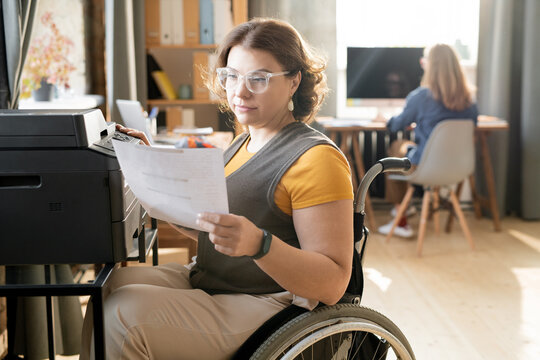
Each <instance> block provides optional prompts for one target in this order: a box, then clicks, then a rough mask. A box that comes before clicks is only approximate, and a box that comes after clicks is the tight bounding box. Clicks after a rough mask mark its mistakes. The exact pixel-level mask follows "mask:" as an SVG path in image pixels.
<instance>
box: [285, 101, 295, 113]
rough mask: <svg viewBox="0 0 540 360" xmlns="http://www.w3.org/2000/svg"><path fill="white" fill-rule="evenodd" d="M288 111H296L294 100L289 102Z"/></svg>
mask: <svg viewBox="0 0 540 360" xmlns="http://www.w3.org/2000/svg"><path fill="white" fill-rule="evenodd" d="M287 109H289V111H290V112H293V111H294V103H293V101H292V98H291V99H290V100H289V103H288V104H287Z"/></svg>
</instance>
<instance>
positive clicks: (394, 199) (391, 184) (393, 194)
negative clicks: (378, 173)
mask: <svg viewBox="0 0 540 360" xmlns="http://www.w3.org/2000/svg"><path fill="white" fill-rule="evenodd" d="M409 146H416V144H415V143H414V142H412V141H410V140H396V141H393V142H392V143H391V144H390V147H389V148H388V151H387V154H388V156H392V157H400V158H401V157H404V156H405V155H406V154H407V149H408V148H409ZM415 168H416V167H415V166H414V165H413V166H412V167H411V169H410V170H409V171H407V172H406V173H405V174H410V173H412V172H413V171H414V169H415ZM408 186H409V183H408V182H406V181H400V180H393V179H389V178H388V173H385V190H384V193H385V196H384V198H385V200H386V201H388V202H389V203H392V204H400V203H401V201H402V200H403V197H405V193H406V192H407V187H408Z"/></svg>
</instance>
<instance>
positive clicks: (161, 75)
mask: <svg viewBox="0 0 540 360" xmlns="http://www.w3.org/2000/svg"><path fill="white" fill-rule="evenodd" d="M152 78H154V80H155V81H156V84H157V86H158V88H159V91H160V92H161V94H162V95H163V97H165V99H167V100H174V99H176V91H175V90H174V86H173V85H172V83H171V80H170V79H169V77H168V76H167V74H166V73H165V72H164V71H162V70H156V71H152Z"/></svg>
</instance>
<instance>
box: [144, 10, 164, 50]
mask: <svg viewBox="0 0 540 360" xmlns="http://www.w3.org/2000/svg"><path fill="white" fill-rule="evenodd" d="M144 9H145V37H146V46H159V44H161V32H160V26H161V25H160V24H161V22H160V20H159V18H160V15H161V14H160V12H159V1H145V2H144Z"/></svg>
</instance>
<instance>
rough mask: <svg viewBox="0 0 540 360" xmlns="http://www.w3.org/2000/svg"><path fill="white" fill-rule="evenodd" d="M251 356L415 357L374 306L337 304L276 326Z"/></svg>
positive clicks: (327, 359)
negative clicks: (278, 326)
mask: <svg viewBox="0 0 540 360" xmlns="http://www.w3.org/2000/svg"><path fill="white" fill-rule="evenodd" d="M251 359H253V360H256V359H259V360H273V359H281V360H286V359H320V360H344V359H403V360H414V359H415V357H414V353H413V351H412V349H411V346H410V345H409V342H408V341H407V339H406V338H405V336H404V335H403V333H402V332H401V331H400V330H399V328H398V327H397V326H396V325H395V324H394V323H393V322H392V321H390V320H389V319H388V318H386V317H385V316H384V315H382V314H380V313H378V312H376V311H375V310H372V309H369V308H366V307H362V306H359V305H354V304H337V305H334V306H326V307H321V308H318V309H315V310H313V311H310V312H306V313H304V314H302V315H300V316H298V317H296V318H294V319H292V320H291V321H289V322H288V323H286V324H285V325H283V326H282V327H280V328H279V329H278V330H276V331H275V332H274V333H273V334H272V335H271V336H270V337H269V338H268V339H267V340H266V341H265V342H264V343H262V345H261V346H260V347H259V348H258V349H257V350H256V351H255V353H253V355H252V356H251Z"/></svg>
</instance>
